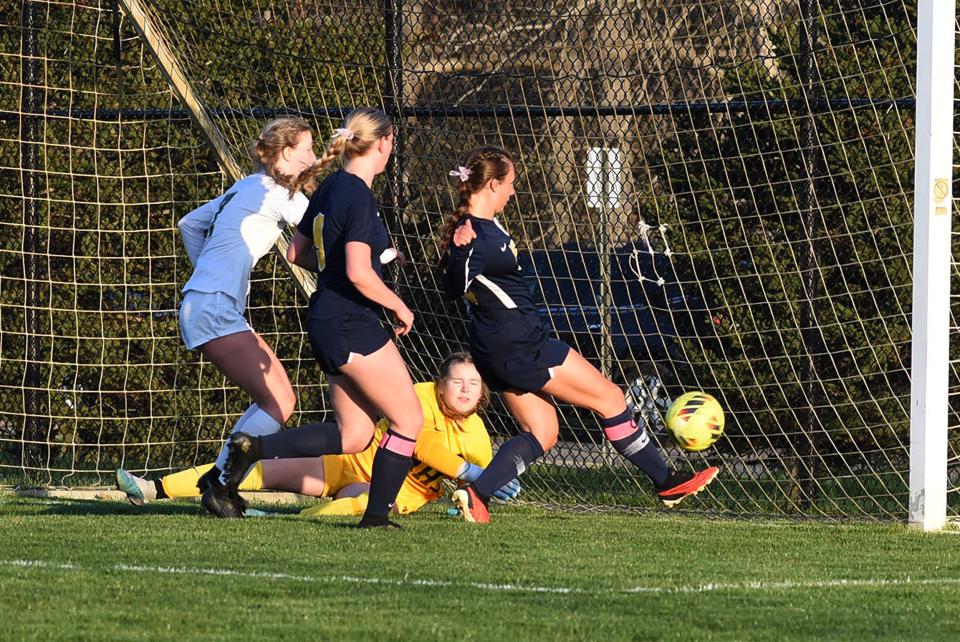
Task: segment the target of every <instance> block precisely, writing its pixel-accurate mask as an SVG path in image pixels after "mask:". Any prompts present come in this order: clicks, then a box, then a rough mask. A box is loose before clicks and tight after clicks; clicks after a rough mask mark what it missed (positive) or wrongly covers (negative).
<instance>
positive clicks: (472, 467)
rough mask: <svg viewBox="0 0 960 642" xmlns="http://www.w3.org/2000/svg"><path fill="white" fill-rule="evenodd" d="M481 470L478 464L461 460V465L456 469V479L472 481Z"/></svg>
mask: <svg viewBox="0 0 960 642" xmlns="http://www.w3.org/2000/svg"><path fill="white" fill-rule="evenodd" d="M482 472H483V468H481V467H480V466H477V465H476V464H471V463H470V462H466V461H465V462H463V466H461V467H460V470H459V471H457V479H459V480H460V481H465V482H472V481H474V480H475V479H476V478H477V477H479V476H480V473H482Z"/></svg>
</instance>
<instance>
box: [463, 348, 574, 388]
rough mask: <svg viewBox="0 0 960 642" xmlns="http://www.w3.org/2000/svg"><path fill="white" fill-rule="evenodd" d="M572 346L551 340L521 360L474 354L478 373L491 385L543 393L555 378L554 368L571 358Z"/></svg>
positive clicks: (518, 358)
mask: <svg viewBox="0 0 960 642" xmlns="http://www.w3.org/2000/svg"><path fill="white" fill-rule="evenodd" d="M569 352H570V346H568V345H567V344H566V343H564V342H563V341H560V340H559V339H547V340H546V341H544V342H543V343H542V344H540V347H539V348H538V349H537V350H535V351H533V352H528V353H526V354H524V355H521V356H519V357H513V358H510V359H505V360H500V359H490V358H487V357H479V356H478V355H473V360H474V364H475V365H476V366H477V372H479V373H480V376H481V377H483V380H484V381H485V382H486V383H487V385H488V386H490V387H491V388H493V389H494V390H497V391H499V392H502V391H504V390H509V391H511V392H539V391H540V389H542V388H543V387H544V386H545V385H547V382H548V381H550V380H551V379H553V372H552V369H553V368H555V367H556V366H559V365H560V364H562V363H563V362H564V360H565V359H566V358H567V354H568V353H569Z"/></svg>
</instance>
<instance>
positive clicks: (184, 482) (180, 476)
mask: <svg viewBox="0 0 960 642" xmlns="http://www.w3.org/2000/svg"><path fill="white" fill-rule="evenodd" d="M212 469H213V464H204V465H202V466H196V467H194V468H185V469H183V470H181V471H179V472H176V473H171V474H169V475H164V476H163V477H161V478H160V480H159V481H160V483H159V484H157V486H159V487H161V488H163V494H164V495H166V496H167V497H196V496H198V495H200V489H199V488H197V482H198V481H199V480H200V478H201V477H203V476H204V475H205V474H207V472H208V471H210V470H212Z"/></svg>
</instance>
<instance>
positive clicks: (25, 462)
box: [20, 0, 46, 469]
mask: <svg viewBox="0 0 960 642" xmlns="http://www.w3.org/2000/svg"><path fill="white" fill-rule="evenodd" d="M22 7H23V13H22V14H21V18H20V48H21V52H22V55H21V58H20V61H21V62H20V159H21V165H20V181H21V187H22V194H23V278H24V322H25V323H24V325H25V328H24V361H25V362H26V363H25V369H24V377H23V414H24V421H23V448H22V450H21V465H22V466H23V467H24V468H30V469H36V468H41V467H42V466H44V464H45V460H46V456H45V454H44V447H43V443H44V442H45V441H46V440H45V439H44V438H43V426H42V422H41V420H40V413H41V410H42V404H41V398H40V353H41V345H40V341H41V339H40V334H41V328H40V303H41V301H40V299H41V289H40V271H41V270H40V258H39V252H40V225H41V210H40V181H39V176H38V173H39V171H40V169H41V163H40V142H39V139H40V132H41V126H40V125H41V123H40V113H41V109H42V96H41V91H40V57H39V48H38V45H37V28H38V26H37V24H38V20H37V13H38V7H37V4H36V3H35V2H32V1H31V0H25V1H24V3H23V5H22Z"/></svg>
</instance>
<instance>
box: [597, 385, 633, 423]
mask: <svg viewBox="0 0 960 642" xmlns="http://www.w3.org/2000/svg"><path fill="white" fill-rule="evenodd" d="M596 399H597V401H596V404H595V405H596V407H595V408H593V409H592V410H593V411H594V412H596V413H597V414H599V415H600V416H602V417H609V416H610V415H613V414H616V413H618V412H620V411H622V410H623V409H624V408H626V407H627V400H626V398H625V397H624V396H623V390H621V389H620V386H618V385H617V384H615V383H613V382H612V381H610V380H607V381H606V382H605V384H604V387H603V390H602V392H601V394H599V395H597V398H596Z"/></svg>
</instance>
